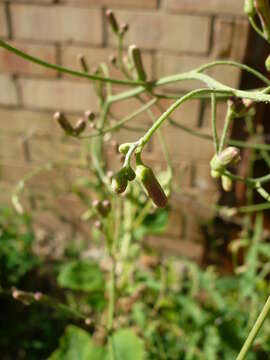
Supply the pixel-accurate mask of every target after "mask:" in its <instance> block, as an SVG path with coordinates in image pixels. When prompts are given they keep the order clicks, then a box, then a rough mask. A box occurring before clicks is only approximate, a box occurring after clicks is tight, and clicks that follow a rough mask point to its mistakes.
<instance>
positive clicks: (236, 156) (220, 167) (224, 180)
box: [210, 146, 240, 191]
mask: <svg viewBox="0 0 270 360" xmlns="http://www.w3.org/2000/svg"><path fill="white" fill-rule="evenodd" d="M239 161H240V150H239V149H238V148H236V147H234V146H229V147H227V148H226V149H225V150H223V151H222V152H221V153H220V154H215V155H214V157H213V158H212V160H211V162H210V167H211V176H212V177H213V178H215V179H217V178H220V177H221V184H222V188H223V190H224V191H231V189H232V180H231V179H230V177H229V176H227V175H225V174H223V173H224V171H225V170H226V168H227V167H228V166H230V165H235V164H237V163H238V162H239Z"/></svg>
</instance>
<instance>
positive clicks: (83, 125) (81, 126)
mask: <svg viewBox="0 0 270 360" xmlns="http://www.w3.org/2000/svg"><path fill="white" fill-rule="evenodd" d="M85 128H86V122H85V121H84V119H79V120H78V122H77V123H76V125H75V127H74V133H75V135H80V134H81V133H82V132H83V131H84V130H85Z"/></svg>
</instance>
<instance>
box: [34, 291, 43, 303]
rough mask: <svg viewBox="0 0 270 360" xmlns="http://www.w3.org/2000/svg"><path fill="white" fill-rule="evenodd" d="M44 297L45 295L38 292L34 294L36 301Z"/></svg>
mask: <svg viewBox="0 0 270 360" xmlns="http://www.w3.org/2000/svg"><path fill="white" fill-rule="evenodd" d="M42 296H43V294H42V293H41V292H36V293H35V294H34V298H35V300H36V301H39V300H41V298H42Z"/></svg>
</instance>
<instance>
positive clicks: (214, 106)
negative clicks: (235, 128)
mask: <svg viewBox="0 0 270 360" xmlns="http://www.w3.org/2000/svg"><path fill="white" fill-rule="evenodd" d="M211 115H212V133H213V140H214V146H215V151H216V154H217V152H218V149H219V141H218V134H217V101H216V94H215V93H212V94H211Z"/></svg>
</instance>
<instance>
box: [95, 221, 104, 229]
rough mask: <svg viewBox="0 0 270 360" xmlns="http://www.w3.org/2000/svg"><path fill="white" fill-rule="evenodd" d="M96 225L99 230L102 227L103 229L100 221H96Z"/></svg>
mask: <svg viewBox="0 0 270 360" xmlns="http://www.w3.org/2000/svg"><path fill="white" fill-rule="evenodd" d="M94 226H95V228H97V229H98V230H101V229H102V224H101V222H100V221H98V220H97V221H95V222H94Z"/></svg>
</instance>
